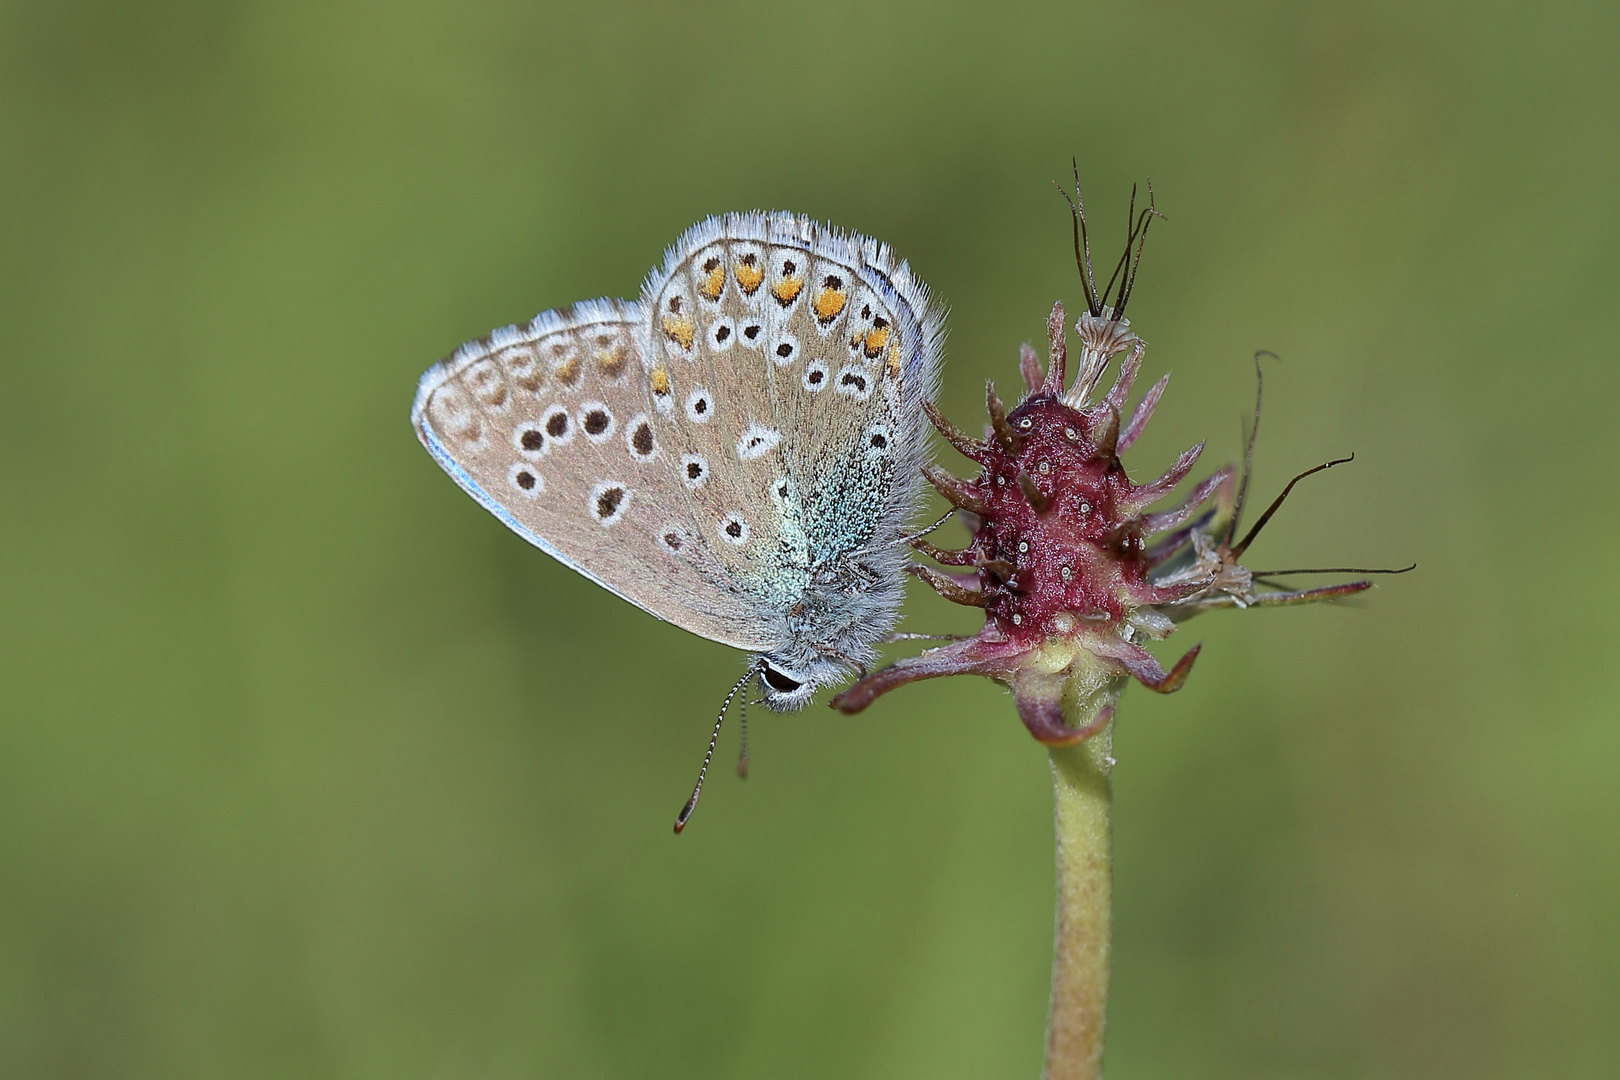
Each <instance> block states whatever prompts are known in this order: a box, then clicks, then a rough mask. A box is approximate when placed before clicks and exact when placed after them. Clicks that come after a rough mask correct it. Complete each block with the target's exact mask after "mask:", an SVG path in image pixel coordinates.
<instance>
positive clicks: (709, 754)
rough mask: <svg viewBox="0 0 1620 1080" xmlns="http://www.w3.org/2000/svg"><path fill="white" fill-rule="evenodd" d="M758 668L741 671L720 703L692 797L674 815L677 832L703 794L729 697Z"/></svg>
mask: <svg viewBox="0 0 1620 1080" xmlns="http://www.w3.org/2000/svg"><path fill="white" fill-rule="evenodd" d="M758 670H759V664H757V663H756V664H753V665H751V666H750V667H749V669H748V670H747V671H745V672H743V677H742V678H740V679H738V680H737V683H736V685H735V686H733V687H732V688H731V692H730V693H728V694H727V695H726V700H725V701H723V702H721V703H720V715H719V716H717V717H715V718H714V733H713V734H712V735H710V736H709V749H708V750H706V751H705V752H704V754H703V765H702V766H701V767H700V768H699V769H698V778H697V785H696V786H695V787H693V788H692V797H691V798H690V799H687V800H686V805H685V806H683V807H681V812H680V813H679V814H678V815H676V817H675V831H676V832H677V833H678V832H680V831H681V830H682V829H684V828H686V819H687V818H689V817H691V816H692V811H693V810H696V809H697V801H698V796H699V795H701V794H703V778H704V777H706V776H708V775H709V762H711V761H713V760H714V744H715V743H716V742H718V741H719V740H720V725H721V724H723V723H724V722H725V719H726V710H727V709H729V708H730V707H731V699H732V698H734V697H736V696H737V691H739V690H741V689H742V688H743V686H744V685H746V684H747V682H748V680H749V679H751V678H753V677H754V673H755V672H756V671H758Z"/></svg>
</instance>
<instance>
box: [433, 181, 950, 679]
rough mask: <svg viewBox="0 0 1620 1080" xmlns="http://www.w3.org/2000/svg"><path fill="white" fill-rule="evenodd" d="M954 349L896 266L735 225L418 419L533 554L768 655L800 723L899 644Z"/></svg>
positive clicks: (459, 365)
mask: <svg viewBox="0 0 1620 1080" xmlns="http://www.w3.org/2000/svg"><path fill="white" fill-rule="evenodd" d="M942 338H943V316H942V313H941V312H940V311H939V309H938V308H937V307H936V306H935V305H934V303H933V302H932V300H931V299H930V297H929V294H928V290H927V288H926V287H925V286H924V285H923V284H922V283H921V282H919V281H917V280H916V279H915V278H913V277H912V275H911V272H910V269H909V268H908V267H907V266H906V264H905V263H904V262H903V261H901V260H899V259H897V258H896V257H895V256H894V255H893V253H892V252H891V251H890V250H889V248H888V247H887V246H886V245H884V244H881V243H878V242H877V241H874V240H869V239H867V238H865V237H861V236H856V235H852V234H847V233H844V232H842V231H839V230H836V229H832V228H828V227H825V226H821V225H818V224H816V223H815V222H812V221H810V220H809V219H806V218H803V217H800V216H797V215H792V214H784V213H771V214H728V215H724V216H721V217H716V218H710V219H708V220H707V221H704V222H702V223H700V224H699V225H696V226H694V227H693V228H691V229H689V230H688V231H687V232H686V233H685V234H684V235H683V236H682V237H681V238H680V239H679V240H678V241H677V242H676V243H675V245H674V246H673V247H672V248H670V250H669V251H668V253H667V255H666V257H665V259H664V263H663V265H662V267H661V268H660V269H658V270H656V271H654V272H653V273H652V274H651V275H650V276H649V277H648V279H647V281H646V283H645V285H644V286H643V288H642V291H641V296H640V298H639V299H638V300H637V301H634V302H626V301H618V300H596V301H589V302H585V303H580V304H575V305H572V306H571V307H567V308H562V309H558V310H555V311H548V312H545V313H543V314H541V315H539V316H537V317H536V318H534V319H533V320H532V321H530V322H529V323H528V324H526V325H522V326H508V327H504V328H502V329H500V330H496V331H495V332H493V333H492V334H490V335H489V336H488V337H487V338H483V339H480V340H478V341H474V342H469V343H468V344H466V345H463V346H462V347H461V348H460V349H458V350H456V352H455V353H454V354H452V355H451V356H450V357H448V358H447V359H445V360H443V361H441V362H440V363H438V364H436V365H434V366H433V367H432V368H430V369H428V371H427V372H425V373H424V374H423V376H422V378H421V380H420V382H419V384H418V388H417V394H416V401H415V403H414V405H413V407H412V410H411V420H412V424H413V425H414V427H415V428H416V432H417V435H418V437H419V438H420V439H421V441H422V444H423V445H424V446H425V447H426V448H427V450H428V452H429V453H431V454H432V455H433V458H434V460H436V461H437V462H438V463H439V464H440V466H441V467H443V468H444V470H445V471H446V472H447V473H448V474H449V475H450V476H451V477H452V478H453V479H454V480H455V481H456V483H457V484H459V485H460V486H461V487H462V488H463V489H464V490H465V491H467V493H468V494H470V495H471V496H472V497H473V498H474V499H476V500H477V501H478V502H479V503H480V504H481V505H482V506H484V507H485V508H486V509H487V510H489V511H490V512H491V513H493V514H494V515H495V516H496V517H498V518H499V519H500V520H501V521H502V522H504V523H505V524H506V525H507V526H508V527H509V528H511V529H512V530H513V531H514V532H516V533H518V535H520V536H522V537H523V538H524V539H525V540H527V541H529V542H530V543H532V544H534V545H535V546H536V547H539V548H541V549H542V550H543V551H545V552H547V553H548V554H550V555H552V556H554V557H555V558H557V559H559V560H560V561H562V562H563V563H565V564H566V565H568V566H571V567H573V568H574V569H575V570H578V571H579V572H580V573H582V574H584V575H586V576H587V577H589V578H590V579H591V580H593V581H595V582H597V583H598V584H599V585H602V586H603V587H604V588H607V589H609V590H610V591H612V592H614V593H616V594H617V595H619V596H621V597H623V598H624V599H626V600H629V601H630V602H631V603H633V604H635V605H637V606H638V607H641V608H643V609H644V610H646V611H648V612H650V613H652V614H653V615H655V616H657V617H659V618H661V619H664V620H667V621H669V622H672V623H675V624H676V625H678V626H681V627H684V628H685V629H687V630H690V631H692V632H693V633H696V634H699V635H701V636H703V637H706V638H709V639H711V640H714V641H718V642H722V643H724V644H727V645H731V646H733V647H735V648H739V649H744V650H747V651H748V652H750V653H752V654H754V656H755V657H756V658H757V666H758V669H759V671H760V677H761V681H762V688H763V690H764V697H765V701H766V703H767V704H768V705H770V706H771V707H773V708H777V709H786V708H797V707H799V706H802V705H803V704H804V703H805V702H807V701H808V700H809V699H810V697H811V696H812V695H813V694H814V692H815V690H816V689H817V688H818V687H819V686H822V685H825V684H827V683H830V682H833V681H836V680H839V679H841V678H842V677H844V676H845V675H846V674H847V673H848V672H849V671H850V670H851V668H852V667H854V666H857V665H861V664H864V663H866V662H867V661H869V660H870V659H872V658H873V656H874V655H875V650H874V646H875V645H876V644H877V643H878V642H880V641H882V640H883V639H884V638H885V637H887V636H888V634H889V633H890V631H891V630H892V629H893V626H894V622H895V619H896V617H897V614H898V609H899V605H900V600H901V597H902V593H903V572H904V569H905V565H906V562H907V558H908V549H907V548H906V546H905V545H904V543H902V539H903V537H904V536H905V535H906V534H907V532H908V530H909V529H910V528H911V526H912V524H913V517H914V514H915V511H916V508H917V506H918V503H919V502H920V500H921V496H922V475H921V466H922V464H923V463H924V459H925V456H926V452H927V444H926V433H925V431H924V424H925V418H924V413H923V406H924V404H925V403H926V402H930V401H932V399H933V396H934V393H935V390H936V387H937V383H938V378H939V363H940V354H941V346H942Z"/></svg>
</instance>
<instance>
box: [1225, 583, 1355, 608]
mask: <svg viewBox="0 0 1620 1080" xmlns="http://www.w3.org/2000/svg"><path fill="white" fill-rule="evenodd" d="M1372 585H1373V583H1372V582H1370V581H1347V582H1345V583H1344V584H1343V585H1324V586H1323V587H1322V588H1320V589H1305V590H1303V591H1301V592H1263V593H1257V594H1256V595H1255V598H1254V599H1253V600H1250V601H1249V606H1250V607H1286V606H1288V605H1290V604H1312V603H1315V602H1316V601H1318V600H1337V599H1338V598H1339V597H1341V596H1354V595H1355V594H1356V593H1358V592H1364V591H1366V590H1367V589H1370V588H1372Z"/></svg>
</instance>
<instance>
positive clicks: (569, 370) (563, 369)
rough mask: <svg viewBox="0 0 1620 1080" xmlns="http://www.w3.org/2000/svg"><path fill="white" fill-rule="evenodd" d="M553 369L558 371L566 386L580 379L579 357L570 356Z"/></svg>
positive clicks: (561, 380) (559, 377) (560, 379)
mask: <svg viewBox="0 0 1620 1080" xmlns="http://www.w3.org/2000/svg"><path fill="white" fill-rule="evenodd" d="M553 370H554V371H556V373H557V379H558V381H559V382H561V383H562V384H563V385H564V386H573V385H574V384H575V383H576V382H578V381H579V357H577V356H570V357H569V358H568V359H566V360H564V361H563V362H562V363H560V364H558V365H557V366H556V367H555V368H554V369H553Z"/></svg>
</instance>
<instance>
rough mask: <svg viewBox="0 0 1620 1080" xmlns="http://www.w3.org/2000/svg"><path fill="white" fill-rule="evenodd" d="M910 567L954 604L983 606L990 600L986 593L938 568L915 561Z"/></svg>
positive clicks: (929, 585) (930, 586)
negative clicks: (962, 582)
mask: <svg viewBox="0 0 1620 1080" xmlns="http://www.w3.org/2000/svg"><path fill="white" fill-rule="evenodd" d="M908 569H910V571H911V572H912V573H913V574H916V575H917V576H918V577H920V578H922V580H923V581H924V582H925V583H926V584H927V585H928V587H929V588H931V589H933V590H934V591H935V592H937V593H939V595H941V596H943V597H944V598H945V599H947V600H949V601H950V602H951V603H953V604H962V605H964V606H966V607H981V608H982V607H984V606H985V604H987V603H988V602H989V597H987V596H985V595H984V593H982V592H979V591H978V590H977V589H969V588H967V587H966V586H965V585H960V584H958V583H957V582H956V581H955V579H953V578H950V577H947V576H946V575H944V574H941V573H940V572H939V571H938V570H930V569H929V568H928V567H926V566H919V565H917V564H915V563H913V564H912V565H911V566H910V567H909V568H908Z"/></svg>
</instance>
